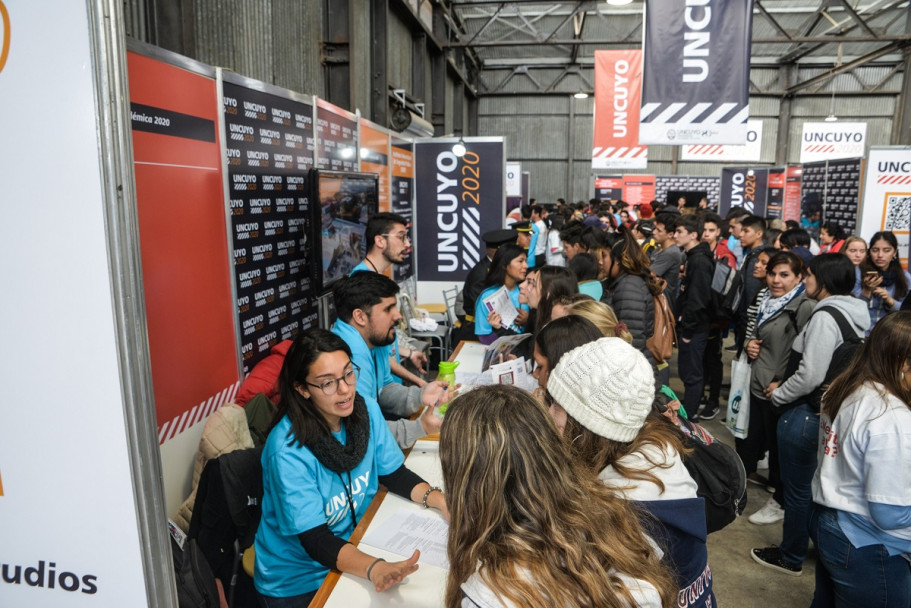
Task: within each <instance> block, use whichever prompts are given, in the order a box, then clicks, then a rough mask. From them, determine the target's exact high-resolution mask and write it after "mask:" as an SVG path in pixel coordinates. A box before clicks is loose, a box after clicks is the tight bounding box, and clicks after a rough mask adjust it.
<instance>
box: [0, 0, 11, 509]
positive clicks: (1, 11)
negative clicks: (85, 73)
mask: <svg viewBox="0 0 911 608" xmlns="http://www.w3.org/2000/svg"><path fill="white" fill-rule="evenodd" d="M0 21H2V26H3V27H2V31H3V42H2V43H0V72H2V71H3V67H4V66H5V65H6V58H7V57H9V34H10V29H11V27H10V22H9V11H7V10H6V5H5V4H3V1H2V0H0ZM2 495H3V494H2V492H0V496H2Z"/></svg>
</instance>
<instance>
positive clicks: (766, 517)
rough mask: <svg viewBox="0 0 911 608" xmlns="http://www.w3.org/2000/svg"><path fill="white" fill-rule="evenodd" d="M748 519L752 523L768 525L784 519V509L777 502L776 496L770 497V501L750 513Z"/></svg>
mask: <svg viewBox="0 0 911 608" xmlns="http://www.w3.org/2000/svg"><path fill="white" fill-rule="evenodd" d="M748 519H749V520H750V523H751V524H756V525H757V526H767V525H769V524H774V523H777V522H779V521H781V520H782V519H784V509H782V508H781V505H779V504H778V503H777V502H775V499H774V498H769V500H768V502H766V503H765V504H764V505H763V506H762V508H761V509H759V510H758V511H756V512H755V513H753V514H752V515H750V516H749V518H748Z"/></svg>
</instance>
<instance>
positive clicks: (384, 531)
mask: <svg viewBox="0 0 911 608" xmlns="http://www.w3.org/2000/svg"><path fill="white" fill-rule="evenodd" d="M448 535H449V524H448V523H447V522H446V520H445V519H443V518H442V517H441V516H440V515H438V514H431V513H415V512H414V511H412V510H410V509H399V510H397V511H396V512H395V513H393V514H392V515H391V516H389V519H387V520H386V521H384V522H383V523H382V524H381V525H379V526H376V527H374V526H371V527H370V529H369V530H368V531H367V534H365V535H364V538H363V539H362V540H361V542H362V543H364V544H367V545H371V546H373V547H377V548H379V549H384V550H386V551H391V552H392V553H395V554H396V555H401V556H402V557H403V559H407V558H408V557H410V556H411V554H412V553H414V550H415V549H420V551H421V557H420V559H419V560H418V562H419V563H420V562H425V563H428V564H432V565H434V566H437V567H439V568H445V569H447V570H448V569H449V560H448V559H447V558H446V539H447V537H448Z"/></svg>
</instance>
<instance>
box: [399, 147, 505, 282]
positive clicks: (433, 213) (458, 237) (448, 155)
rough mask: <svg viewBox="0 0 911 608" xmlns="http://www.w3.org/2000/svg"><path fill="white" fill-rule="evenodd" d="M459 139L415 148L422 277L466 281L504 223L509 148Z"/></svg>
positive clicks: (417, 244) (417, 239)
mask: <svg viewBox="0 0 911 608" xmlns="http://www.w3.org/2000/svg"><path fill="white" fill-rule="evenodd" d="M457 141H458V140H456V139H453V138H445V139H428V140H419V141H416V142H415V144H414V152H415V154H414V156H415V184H414V185H415V200H416V201H417V205H416V209H415V212H416V218H415V219H416V224H417V228H416V230H415V251H417V272H418V274H417V278H418V280H420V281H463V280H464V279H465V276H466V275H467V274H468V271H469V270H471V268H472V267H474V265H475V264H477V263H478V262H479V261H480V259H481V256H482V255H484V250H485V248H484V243H483V242H482V241H481V235H482V234H483V233H485V232H487V231H488V230H496V229H498V228H500V226H502V224H503V216H504V215H505V209H504V194H505V184H504V179H503V178H504V174H505V164H506V157H505V149H504V145H503V139H502V138H499V137H496V138H494V137H487V138H479V137H477V138H465V139H464V142H465V148H466V150H467V151H466V152H465V154H464V155H463V156H462V157H458V156H456V155H455V154H453V152H452V146H453V144H455V143H456V142H457Z"/></svg>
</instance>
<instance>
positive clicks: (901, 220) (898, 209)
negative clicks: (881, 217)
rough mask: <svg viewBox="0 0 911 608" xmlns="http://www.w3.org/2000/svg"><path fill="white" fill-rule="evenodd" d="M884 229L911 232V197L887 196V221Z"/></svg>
mask: <svg viewBox="0 0 911 608" xmlns="http://www.w3.org/2000/svg"><path fill="white" fill-rule="evenodd" d="M883 229H884V230H893V231H894V230H898V231H904V232H908V231H909V230H911V196H906V195H901V194H898V195H895V194H890V195H888V196H886V221H885V223H884V224H883Z"/></svg>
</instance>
